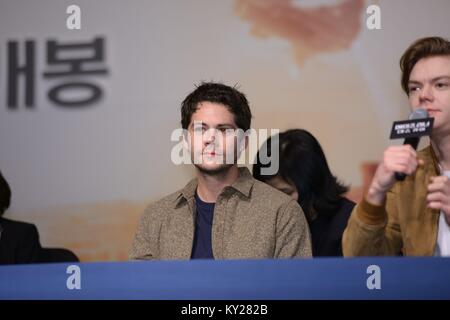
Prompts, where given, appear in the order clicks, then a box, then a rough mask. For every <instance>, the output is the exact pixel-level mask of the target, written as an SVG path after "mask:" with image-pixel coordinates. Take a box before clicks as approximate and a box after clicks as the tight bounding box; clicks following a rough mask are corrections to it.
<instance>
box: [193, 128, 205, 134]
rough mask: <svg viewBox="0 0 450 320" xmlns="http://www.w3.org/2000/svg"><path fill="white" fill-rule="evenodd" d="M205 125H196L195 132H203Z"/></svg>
mask: <svg viewBox="0 0 450 320" xmlns="http://www.w3.org/2000/svg"><path fill="white" fill-rule="evenodd" d="M203 129H204V128H203V127H194V132H197V133H200V132H203Z"/></svg>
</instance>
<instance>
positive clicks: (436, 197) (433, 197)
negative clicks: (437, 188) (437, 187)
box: [427, 192, 444, 202]
mask: <svg viewBox="0 0 450 320" xmlns="http://www.w3.org/2000/svg"><path fill="white" fill-rule="evenodd" d="M443 199H444V194H443V193H442V192H432V193H429V194H427V202H433V201H438V202H443V201H442V200H443Z"/></svg>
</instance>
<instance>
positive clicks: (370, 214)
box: [342, 186, 403, 257]
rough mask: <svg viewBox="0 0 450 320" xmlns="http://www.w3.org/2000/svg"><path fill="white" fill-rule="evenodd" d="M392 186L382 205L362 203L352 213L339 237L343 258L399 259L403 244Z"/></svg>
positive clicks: (395, 196) (395, 195)
mask: <svg viewBox="0 0 450 320" xmlns="http://www.w3.org/2000/svg"><path fill="white" fill-rule="evenodd" d="M396 200H397V191H396V187H395V186H394V188H393V189H391V191H389V192H388V193H387V195H386V202H385V204H384V205H381V206H376V205H373V204H371V203H369V202H368V201H366V200H365V199H363V200H362V201H361V202H360V203H359V204H358V205H356V206H355V208H354V209H353V211H352V214H351V216H350V219H349V221H348V224H347V227H346V229H345V231H344V234H343V237H342V248H343V252H344V256H347V257H350V256H382V255H386V256H389V255H398V254H399V253H400V252H401V249H402V246H403V242H402V236H401V231H400V224H399V221H398V210H397V205H396Z"/></svg>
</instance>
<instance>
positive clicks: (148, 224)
mask: <svg viewBox="0 0 450 320" xmlns="http://www.w3.org/2000/svg"><path fill="white" fill-rule="evenodd" d="M152 213H153V208H152V206H149V207H148V208H147V209H146V210H145V211H144V213H143V215H142V216H141V219H140V220H139V224H138V227H137V231H136V234H135V236H134V240H133V244H132V246H131V251H130V256H129V258H130V260H152V259H157V258H158V256H159V253H158V252H159V249H158V234H159V232H157V230H156V229H157V226H156V221H155V220H156V219H154V214H152Z"/></svg>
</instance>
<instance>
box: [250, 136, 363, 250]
mask: <svg viewBox="0 0 450 320" xmlns="http://www.w3.org/2000/svg"><path fill="white" fill-rule="evenodd" d="M277 138H278V139H274V138H269V139H267V141H266V142H265V144H266V145H265V146H263V147H262V148H261V149H260V150H259V151H258V153H257V155H256V161H255V164H254V165H253V177H254V178H255V179H258V180H260V181H263V182H266V183H267V184H269V185H271V186H272V187H274V188H276V189H278V190H280V191H283V192H284V193H286V194H288V195H290V196H291V197H292V198H294V199H295V200H297V202H298V203H299V204H300V206H301V207H302V209H303V211H304V212H305V215H306V218H307V220H308V224H309V228H310V231H311V238H312V239H311V240H312V249H313V256H315V257H317V256H342V255H343V254H342V243H341V242H342V234H343V232H344V230H345V227H346V226H347V221H348V219H349V217H350V214H351V212H352V209H353V207H354V206H355V203H354V202H352V201H350V200H348V199H347V198H345V197H344V196H343V194H344V193H346V192H347V191H348V187H346V186H344V185H343V184H342V183H340V182H339V181H338V179H337V178H336V177H335V176H333V174H332V173H331V171H330V168H329V167H328V163H327V160H326V158H325V154H324V152H323V150H322V148H321V146H320V144H319V142H318V141H317V139H316V138H315V137H314V136H313V135H312V134H311V133H309V132H308V131H306V130H302V129H293V130H288V131H286V132H282V133H280V134H279V135H278V137H277ZM271 144H273V146H272V145H271ZM275 144H277V145H275ZM262 150H264V152H265V155H267V157H268V158H269V157H270V159H271V162H272V161H278V162H279V166H278V172H277V173H276V174H273V175H264V174H263V172H262V168H265V167H269V166H271V165H272V163H271V162H269V163H267V164H263V161H262V159H263V157H262V154H261V153H262ZM271 150H278V151H279V153H278V157H277V155H276V154H271Z"/></svg>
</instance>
